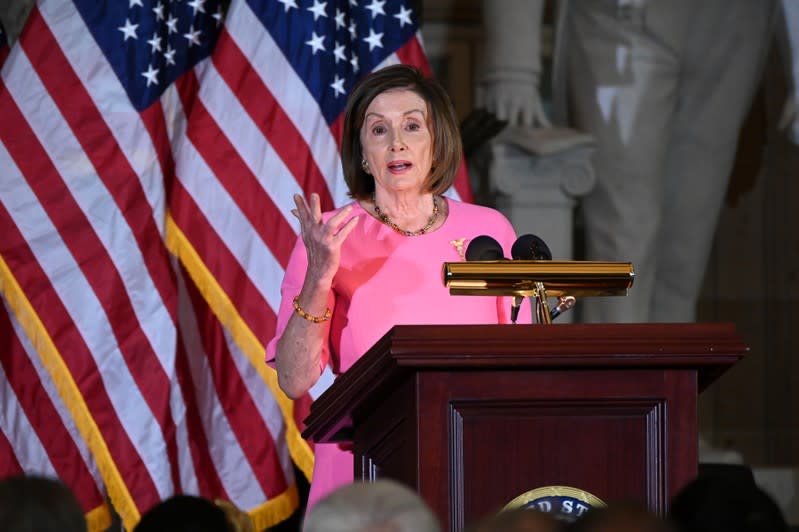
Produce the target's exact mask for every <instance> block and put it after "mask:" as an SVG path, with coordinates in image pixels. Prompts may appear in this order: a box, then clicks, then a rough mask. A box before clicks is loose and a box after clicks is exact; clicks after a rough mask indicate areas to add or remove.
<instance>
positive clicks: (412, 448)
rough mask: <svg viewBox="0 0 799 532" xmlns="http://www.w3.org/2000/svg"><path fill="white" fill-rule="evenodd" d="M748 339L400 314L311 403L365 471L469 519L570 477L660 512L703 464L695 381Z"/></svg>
mask: <svg viewBox="0 0 799 532" xmlns="http://www.w3.org/2000/svg"><path fill="white" fill-rule="evenodd" d="M746 351H747V347H746V346H745V345H744V343H743V342H742V341H741V339H740V338H739V336H738V335H737V334H736V332H735V330H734V328H733V326H732V325H726V324H629V325H621V324H619V325H616V324H613V325H608V324H604V325H600V324H596V325H594V324H590V325H589V324H574V325H570V324H563V325H549V326H531V325H478V326H474V325H445V326H436V325H425V326H416V325H414V326H397V327H394V328H393V329H392V330H391V331H390V332H389V333H388V334H386V335H385V336H384V337H383V338H382V339H381V340H380V341H379V342H378V343H377V344H375V345H374V347H373V348H372V349H371V350H370V351H369V352H368V353H366V354H365V355H364V356H363V357H362V358H361V359H360V360H359V361H358V362H357V363H356V364H355V365H353V367H352V368H351V369H350V370H349V371H348V372H347V373H346V374H344V375H342V376H341V377H339V378H338V379H337V380H336V382H335V383H334V384H333V385H332V386H331V387H330V388H329V389H328V390H327V391H326V392H325V393H324V394H323V395H322V396H321V397H319V399H317V401H316V402H315V403H314V404H313V407H312V409H311V414H310V416H309V417H308V419H307V420H306V421H307V429H306V431H305V433H304V435H305V437H310V438H312V439H313V440H315V441H317V442H330V441H342V440H351V441H352V442H353V448H354V453H355V478H356V479H364V480H372V479H376V478H379V477H390V478H394V479H397V480H399V481H401V482H403V483H405V484H407V485H409V486H411V487H413V488H415V489H416V490H417V491H418V492H419V494H420V495H421V496H422V497H423V498H424V499H425V500H426V501H427V502H428V503H429V504H430V505H431V507H432V508H433V511H435V512H436V514H438V516H439V517H440V518H441V519H442V524H443V528H444V530H453V531H454V530H461V529H462V528H463V526H464V525H465V524H467V523H470V522H472V521H473V520H475V519H477V518H478V517H481V516H483V515H486V514H487V513H488V512H491V511H494V510H497V509H499V508H501V507H502V506H503V505H504V504H506V503H507V502H509V501H511V500H512V499H513V498H515V497H516V496H518V495H520V494H522V493H524V492H526V491H528V490H531V489H534V488H537V487H543V486H553V485H567V486H573V487H576V488H579V489H582V490H586V491H588V492H590V493H592V494H593V495H596V496H597V497H599V498H600V499H602V500H605V501H608V500H615V499H620V498H625V499H636V500H640V501H643V502H646V503H647V504H648V505H649V506H650V507H651V508H652V509H653V510H654V511H656V512H658V513H661V514H662V513H664V511H665V509H666V507H667V503H668V501H669V499H670V497H671V496H673V495H674V494H675V493H676V492H677V490H679V489H680V488H681V487H682V486H683V485H684V484H685V483H686V482H688V481H689V480H691V479H692V478H693V477H694V476H695V475H696V474H697V454H698V449H697V441H698V434H697V419H696V417H697V395H698V392H699V391H700V390H701V389H702V388H703V387H704V386H706V385H707V384H709V383H710V382H711V381H712V380H713V379H715V378H716V377H717V376H718V375H719V374H720V373H722V372H723V371H725V370H726V369H727V368H728V367H729V366H731V365H732V364H734V363H735V362H736V361H737V360H739V359H740V358H741V357H742V356H743V355H744V354H745V352H746Z"/></svg>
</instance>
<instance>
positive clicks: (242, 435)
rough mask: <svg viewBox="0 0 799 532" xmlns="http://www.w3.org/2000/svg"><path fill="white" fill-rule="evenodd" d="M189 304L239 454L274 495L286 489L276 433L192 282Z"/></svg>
mask: <svg viewBox="0 0 799 532" xmlns="http://www.w3.org/2000/svg"><path fill="white" fill-rule="evenodd" d="M187 289H188V292H189V296H190V297H191V301H192V306H193V307H194V310H195V313H196V315H197V321H198V323H199V324H200V333H201V338H202V342H203V346H204V347H205V352H206V353H207V354H208V355H209V356H208V363H209V368H210V370H211V374H212V376H213V379H214V385H215V388H216V393H217V396H218V397H219V402H220V404H221V406H222V408H223V409H224V411H225V417H226V418H227V420H228V423H230V427H231V429H232V430H233V432H234V434H235V435H236V439H237V440H238V442H239V446H240V447H241V450H242V453H243V454H244V456H245V457H247V460H248V461H249V463H250V467H251V468H252V470H253V471H254V472H255V473H256V480H257V481H258V483H259V484H260V486H261V489H262V490H263V491H264V493H266V494H267V496H268V497H269V498H273V497H275V496H277V495H279V494H281V493H283V492H284V491H285V490H286V487H287V486H286V482H285V478H284V472H283V469H282V467H281V465H280V462H279V460H278V458H277V454H276V453H277V450H276V449H275V441H274V439H275V436H279V435H272V434H271V433H270V432H269V428H268V427H267V426H266V423H265V422H264V420H263V418H262V417H261V414H260V412H259V411H258V408H257V407H256V405H255V403H254V402H253V399H252V396H251V395H250V393H249V391H248V390H247V387H246V386H245V385H244V383H243V382H242V379H241V374H240V373H239V371H238V369H237V368H236V365H235V363H234V362H233V361H232V360H231V357H232V355H231V353H230V351H229V349H228V347H227V344H226V342H225V333H224V331H223V330H222V327H221V325H220V323H219V321H218V320H217V319H216V316H214V314H213V312H211V309H210V308H208V305H207V303H206V302H205V300H204V299H203V297H202V295H201V294H200V293H199V292H198V291H197V289H196V288H195V287H194V286H193V285H189V286H187Z"/></svg>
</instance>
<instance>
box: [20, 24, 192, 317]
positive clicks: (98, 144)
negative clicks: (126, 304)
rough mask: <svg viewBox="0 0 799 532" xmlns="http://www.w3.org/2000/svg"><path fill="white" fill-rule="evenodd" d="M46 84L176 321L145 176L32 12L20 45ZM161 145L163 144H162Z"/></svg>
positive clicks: (169, 274) (166, 255)
mask: <svg viewBox="0 0 799 532" xmlns="http://www.w3.org/2000/svg"><path fill="white" fill-rule="evenodd" d="M20 43H21V44H22V46H23V48H24V50H25V53H26V54H27V55H28V56H29V58H30V61H31V64H32V65H33V67H34V69H35V70H36V72H37V73H38V74H39V77H40V79H41V80H42V83H43V84H44V85H45V87H46V88H47V90H48V92H49V93H50V96H51V98H53V100H54V101H55V103H56V105H58V107H59V109H60V110H61V112H62V113H63V115H64V118H65V119H66V121H67V122H68V123H69V124H70V127H71V129H72V132H73V133H74V134H75V137H76V139H77V140H78V142H80V144H81V146H82V147H83V149H84V153H85V154H86V155H87V157H88V158H89V159H90V160H91V161H92V164H93V165H94V167H95V168H96V169H97V171H98V176H99V177H100V179H101V180H102V181H103V183H104V184H105V186H106V187H107V189H108V191H109V192H110V193H111V195H112V196H113V198H114V201H115V202H116V204H117V206H118V207H119V210H120V212H121V213H122V214H123V215H124V216H125V219H126V221H127V222H128V226H129V227H130V229H131V231H132V232H133V235H134V236H135V238H136V243H137V244H138V247H139V248H140V249H141V250H142V256H143V259H144V263H145V265H146V266H147V270H148V273H149V274H150V277H151V278H152V280H153V283H154V284H155V286H156V289H157V290H158V293H159V295H160V296H161V300H162V301H163V302H164V305H165V306H166V310H167V311H168V312H169V313H170V315H171V316H172V320H173V321H174V318H175V314H174V312H175V304H174V303H175V301H176V299H175V298H176V295H175V290H174V279H173V278H172V272H171V270H170V268H169V253H168V251H167V249H166V246H164V244H163V239H162V238H161V235H160V233H159V231H158V227H157V226H156V225H155V219H154V218H153V210H152V206H151V205H150V204H149V202H148V200H147V196H146V195H145V193H144V190H143V189H142V186H141V182H140V181H139V176H138V175H136V173H135V171H134V170H133V168H131V166H130V164H129V163H128V160H127V158H126V156H125V154H124V153H123V152H122V151H121V150H120V148H119V145H118V144H117V143H116V141H115V140H114V136H113V134H112V132H111V131H110V130H109V129H108V127H107V126H106V123H105V120H103V117H102V115H101V114H100V112H99V111H98V110H97V108H96V107H94V102H93V101H92V98H91V96H90V95H89V94H88V93H87V92H86V89H85V87H84V86H83V83H82V82H81V81H80V79H79V78H78V77H77V75H76V74H75V71H74V70H73V69H72V68H71V67H70V66H69V61H68V60H67V58H66V56H64V54H63V53H62V51H61V48H60V46H59V43H58V41H56V40H55V37H54V36H53V34H52V32H51V31H50V28H49V27H48V26H47V24H45V22H44V20H43V19H42V16H41V14H40V13H39V11H38V9H34V10H33V11H32V12H31V17H30V18H29V21H28V26H27V27H26V33H24V34H23V38H22V40H21V41H20ZM156 144H157V143H156Z"/></svg>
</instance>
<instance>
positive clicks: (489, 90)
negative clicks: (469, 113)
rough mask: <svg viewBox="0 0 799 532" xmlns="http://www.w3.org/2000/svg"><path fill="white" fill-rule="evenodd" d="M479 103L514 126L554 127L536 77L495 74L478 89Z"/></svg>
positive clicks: (479, 105)
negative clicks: (501, 76) (502, 76)
mask: <svg viewBox="0 0 799 532" xmlns="http://www.w3.org/2000/svg"><path fill="white" fill-rule="evenodd" d="M536 78H537V76H536ZM477 104H478V107H483V108H485V109H486V110H487V111H488V112H490V113H492V114H494V115H495V116H496V117H497V118H498V119H499V120H503V121H506V122H508V124H509V125H511V126H526V127H535V126H543V127H551V123H550V121H549V117H547V115H546V112H545V111H544V106H543V104H542V103H541V97H540V95H539V93H538V83H537V79H535V80H532V79H531V80H521V79H502V78H499V77H496V78H493V79H491V80H489V81H484V82H482V83H481V85H480V88H479V89H478V91H477Z"/></svg>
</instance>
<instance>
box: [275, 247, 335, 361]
mask: <svg viewBox="0 0 799 532" xmlns="http://www.w3.org/2000/svg"><path fill="white" fill-rule="evenodd" d="M307 268H308V255H307V253H306V252H305V244H304V243H303V241H302V238H297V242H296V243H295V244H294V249H293V250H292V251H291V256H290V257H289V263H288V266H286V273H285V274H284V276H283V283H282V284H281V285H280V309H279V310H278V313H277V323H276V324H275V336H274V337H273V338H272V339H271V340H270V341H269V343H268V344H267V345H266V363H267V364H269V365H270V366H271V367H275V350H276V349H277V342H278V340H280V337H281V336H282V335H283V331H285V330H286V324H287V323H288V321H289V318H290V317H291V315H292V314H293V313H294V306H293V305H292V302H293V300H294V297H295V296H296V295H297V294H299V293H300V290H302V284H303V281H304V280H305V270H306V269H307ZM334 305H335V297H334V296H333V293H332V291H331V295H330V298H329V299H328V307H329V308H330V309H331V311H332V310H333V308H334ZM320 326H321V327H325V334H326V336H327V337H328V338H329V337H330V321H326V322H324V323H322V324H320ZM329 358H330V349H329V342H325V343H324V344H323V347H322V359H321V365H320V371H321V370H322V369H323V368H324V367H325V365H326V364H327V362H328V359H329Z"/></svg>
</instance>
